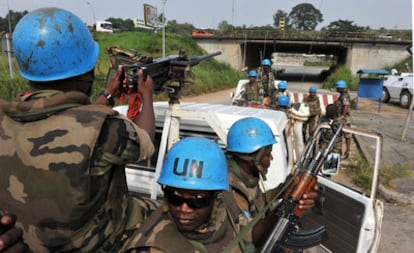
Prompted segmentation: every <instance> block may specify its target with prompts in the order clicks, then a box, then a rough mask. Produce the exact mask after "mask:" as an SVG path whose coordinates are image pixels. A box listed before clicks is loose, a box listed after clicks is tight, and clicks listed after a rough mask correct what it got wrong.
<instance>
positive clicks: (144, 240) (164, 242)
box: [121, 197, 251, 253]
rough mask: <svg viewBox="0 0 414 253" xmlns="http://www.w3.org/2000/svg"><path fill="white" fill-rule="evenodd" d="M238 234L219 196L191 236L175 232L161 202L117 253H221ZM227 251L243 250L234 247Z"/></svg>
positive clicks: (166, 207)
mask: <svg viewBox="0 0 414 253" xmlns="http://www.w3.org/2000/svg"><path fill="white" fill-rule="evenodd" d="M238 231H239V229H238V228H236V229H235V227H234V226H233V225H232V224H231V222H230V220H229V218H228V215H227V212H226V209H225V207H224V205H223V200H222V197H218V198H217V200H216V201H215V206H214V208H213V211H212V214H211V218H210V221H209V223H208V224H206V227H204V228H203V229H200V230H197V231H194V232H191V233H190V232H180V231H179V230H178V229H177V227H176V225H175V224H174V221H173V218H172V217H171V215H170V214H169V212H168V205H167V204H166V203H164V204H163V205H162V206H161V207H159V208H158V209H157V210H155V211H154V212H153V213H152V214H151V216H150V217H148V218H147V219H146V220H145V221H144V223H142V224H137V225H136V227H135V228H134V229H132V230H130V231H129V233H130V234H128V235H127V237H128V239H127V241H126V242H125V243H124V244H123V248H122V250H121V252H128V253H138V252H164V253H207V252H211V253H216V252H221V251H222V250H223V249H224V247H225V246H226V245H227V244H229V243H230V242H231V241H232V240H233V239H234V238H235V235H236V233H237V232H238ZM231 252H233V253H236V252H243V251H242V250H241V249H240V247H235V248H233V250H232V251H231ZM246 252H251V251H246Z"/></svg>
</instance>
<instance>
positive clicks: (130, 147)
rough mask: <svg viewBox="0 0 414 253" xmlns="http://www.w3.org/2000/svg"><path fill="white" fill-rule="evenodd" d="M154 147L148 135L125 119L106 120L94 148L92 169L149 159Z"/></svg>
mask: <svg viewBox="0 0 414 253" xmlns="http://www.w3.org/2000/svg"><path fill="white" fill-rule="evenodd" d="M153 153H154V145H153V143H152V141H151V139H150V137H149V136H148V134H147V133H146V132H145V131H144V130H143V129H141V128H139V127H138V126H137V125H136V124H134V123H133V122H132V121H130V120H128V119H126V118H125V117H111V118H108V119H107V120H106V121H105V123H104V125H103V127H102V130H101V133H100V136H99V139H98V142H97V144H96V146H95V151H94V158H93V167H101V168H105V167H109V166H112V165H121V166H123V165H126V164H127V163H135V162H138V161H141V160H146V159H150V158H151V156H152V154H153Z"/></svg>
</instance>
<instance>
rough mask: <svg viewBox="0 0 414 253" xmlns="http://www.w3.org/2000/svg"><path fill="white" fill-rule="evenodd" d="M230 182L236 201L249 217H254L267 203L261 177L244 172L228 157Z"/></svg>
mask: <svg viewBox="0 0 414 253" xmlns="http://www.w3.org/2000/svg"><path fill="white" fill-rule="evenodd" d="M227 164H228V166H229V184H230V187H231V192H232V193H233V196H234V199H235V202H236V203H237V205H238V207H239V208H240V209H241V210H242V211H243V213H244V214H245V216H246V217H247V218H248V219H251V218H253V217H254V216H255V215H256V214H257V213H258V212H259V211H260V210H261V209H262V208H264V207H265V205H266V195H265V194H264V193H263V192H262V191H261V190H260V188H259V178H255V177H250V176H248V175H246V174H244V173H242V171H241V169H240V167H239V166H238V164H237V162H236V161H235V160H233V159H232V158H231V157H229V158H228V159H227Z"/></svg>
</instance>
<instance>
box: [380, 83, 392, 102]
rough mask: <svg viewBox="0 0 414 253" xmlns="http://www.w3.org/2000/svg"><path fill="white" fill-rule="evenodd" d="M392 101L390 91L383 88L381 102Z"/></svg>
mask: <svg viewBox="0 0 414 253" xmlns="http://www.w3.org/2000/svg"><path fill="white" fill-rule="evenodd" d="M389 101H390V93H389V92H388V90H387V88H385V87H384V88H382V95H381V102H383V103H388V102H389Z"/></svg>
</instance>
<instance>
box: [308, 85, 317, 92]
mask: <svg viewBox="0 0 414 253" xmlns="http://www.w3.org/2000/svg"><path fill="white" fill-rule="evenodd" d="M316 91H317V89H316V87H315V86H311V87H309V93H316Z"/></svg>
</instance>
